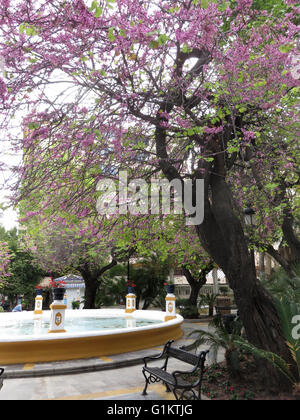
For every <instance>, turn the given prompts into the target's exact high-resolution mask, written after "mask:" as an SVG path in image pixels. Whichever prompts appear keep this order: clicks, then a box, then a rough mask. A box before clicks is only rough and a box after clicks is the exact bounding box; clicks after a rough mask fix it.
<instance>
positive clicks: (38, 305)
mask: <svg viewBox="0 0 300 420" xmlns="http://www.w3.org/2000/svg"><path fill="white" fill-rule="evenodd" d="M42 308H43V296H42V295H37V296H36V298H35V308H34V312H33V314H34V315H43V310H42Z"/></svg>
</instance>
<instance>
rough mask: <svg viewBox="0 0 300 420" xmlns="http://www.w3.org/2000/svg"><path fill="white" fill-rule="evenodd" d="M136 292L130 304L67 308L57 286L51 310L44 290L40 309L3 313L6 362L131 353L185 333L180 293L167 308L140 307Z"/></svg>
mask: <svg viewBox="0 0 300 420" xmlns="http://www.w3.org/2000/svg"><path fill="white" fill-rule="evenodd" d="M54 290H55V289H54ZM60 292H61V293H60ZM135 297H136V296H135V294H134V293H133V292H132V291H131V292H129V293H128V295H127V304H126V309H85V310H83V309H82V310H67V309H66V305H64V301H63V289H56V290H55V293H54V302H53V303H52V305H51V306H50V309H51V310H50V311H49V310H48V311H42V310H41V305H40V300H39V299H41V298H40V297H39V295H38V296H37V298H36V306H35V311H34V312H21V313H1V314H0V365H11V364H25V363H39V362H52V361H62V360H73V359H85V358H92V357H101V356H108V355H113V354H119V353H127V352H130V351H137V350H142V349H146V348H151V347H155V346H159V345H163V344H164V343H165V342H166V341H168V340H170V339H174V340H176V339H178V338H180V337H181V336H182V330H181V324H182V322H183V318H182V317H181V316H180V315H176V313H175V296H174V295H170V294H168V295H167V297H166V312H162V311H147V310H143V311H140V310H136V308H135Z"/></svg>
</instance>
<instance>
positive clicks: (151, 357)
mask: <svg viewBox="0 0 300 420" xmlns="http://www.w3.org/2000/svg"><path fill="white" fill-rule="evenodd" d="M172 343H174V340H170V341H168V342H167V343H166V344H165V346H164V349H163V351H162V352H161V353H160V354H158V355H157V356H146V357H144V358H143V360H144V363H145V366H144V367H147V363H148V362H150V361H152V360H159V359H162V358H163V357H164V356H165V354H167V352H168V348H169V347H170V346H171V345H172ZM167 364H168V357H167V359H166V362H165V364H164V366H163V367H162V369H164V370H165V369H166V368H167Z"/></svg>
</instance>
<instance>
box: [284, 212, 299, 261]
mask: <svg viewBox="0 0 300 420" xmlns="http://www.w3.org/2000/svg"><path fill="white" fill-rule="evenodd" d="M282 231H283V236H284V239H285V240H286V242H287V243H288V246H289V247H290V249H291V252H292V261H291V262H292V264H297V263H299V262H300V241H299V239H298V238H297V236H296V234H295V232H294V229H293V217H292V216H291V215H287V216H285V218H284V220H283V224H282Z"/></svg>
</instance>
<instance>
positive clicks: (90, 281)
mask: <svg viewBox="0 0 300 420" xmlns="http://www.w3.org/2000/svg"><path fill="white" fill-rule="evenodd" d="M84 282H85V295H84V308H83V309H95V298H96V294H97V290H98V287H99V282H98V278H93V277H89V278H87V277H85V278H84Z"/></svg>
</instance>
